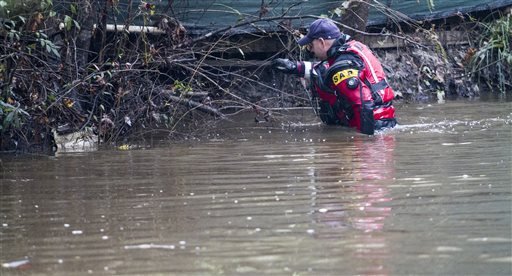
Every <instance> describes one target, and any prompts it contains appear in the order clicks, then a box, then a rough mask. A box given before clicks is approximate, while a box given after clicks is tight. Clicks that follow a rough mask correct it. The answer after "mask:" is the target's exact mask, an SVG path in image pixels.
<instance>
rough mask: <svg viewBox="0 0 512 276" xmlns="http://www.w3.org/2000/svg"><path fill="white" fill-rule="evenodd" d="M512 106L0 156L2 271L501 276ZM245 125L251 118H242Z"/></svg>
mask: <svg viewBox="0 0 512 276" xmlns="http://www.w3.org/2000/svg"><path fill="white" fill-rule="evenodd" d="M511 111H512V105H511V103H510V102H508V103H507V102H483V101H473V102H472V101H455V102H447V103H445V104H437V103H432V104H415V105H403V106H399V107H398V113H399V119H400V123H401V125H400V126H399V127H398V128H397V129H394V130H391V131H387V132H384V133H379V134H377V135H375V136H374V137H368V136H364V135H360V134H357V133H355V132H353V131H350V130H347V129H342V128H339V127H327V126H323V125H320V124H318V122H317V121H316V119H315V118H314V117H313V116H312V113H311V111H309V110H306V111H300V112H297V111H296V112H295V114H284V115H279V114H277V113H276V114H275V116H276V118H278V119H279V120H277V121H276V122H272V123H260V124H256V123H254V122H253V121H254V120H253V117H254V116H252V115H250V114H248V115H246V116H239V117H235V118H234V120H233V122H229V123H226V124H221V126H219V129H217V130H216V131H215V132H213V133H212V134H211V135H209V136H207V137H205V138H204V139H201V140H200V141H198V140H194V141H190V142H184V143H178V144H169V143H168V142H161V143H158V144H155V145H152V146H151V147H149V146H147V147H143V148H139V149H132V150H100V151H95V152H79V153H77V152H74V153H59V154H57V155H56V156H17V157H14V156H2V157H1V163H0V164H1V166H2V168H1V171H0V176H1V177H0V181H1V184H0V185H1V186H0V187H1V195H0V200H1V202H0V207H1V210H0V211H1V212H0V262H1V263H2V267H1V268H0V274H1V275H18V274H24V275H27V274H28V275H111V274H118V275H354V274H356V275H407V274H415V275H417V274H426V275H510V274H512V252H511V251H512V249H511V248H512V231H511V228H512V226H511V209H512V208H511V202H512V184H511V183H512V179H511V178H512V175H511V174H512V173H511V156H512V148H511V141H512V114H511ZM251 116H252V117H251Z"/></svg>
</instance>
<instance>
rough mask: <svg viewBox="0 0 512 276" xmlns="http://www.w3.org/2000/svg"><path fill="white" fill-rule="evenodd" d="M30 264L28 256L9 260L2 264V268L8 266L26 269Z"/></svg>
mask: <svg viewBox="0 0 512 276" xmlns="http://www.w3.org/2000/svg"><path fill="white" fill-rule="evenodd" d="M30 266H31V264H30V260H29V259H28V258H24V259H21V260H15V261H10V262H7V263H3V264H2V267H3V268H10V269H28V268H30Z"/></svg>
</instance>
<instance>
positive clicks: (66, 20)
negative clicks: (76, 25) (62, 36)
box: [64, 15, 73, 31]
mask: <svg viewBox="0 0 512 276" xmlns="http://www.w3.org/2000/svg"><path fill="white" fill-rule="evenodd" d="M72 23H73V18H71V17H70V16H69V15H66V16H65V17H64V26H65V27H66V31H70V30H71V27H72Z"/></svg>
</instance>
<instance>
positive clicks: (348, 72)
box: [332, 69, 359, 85]
mask: <svg viewBox="0 0 512 276" xmlns="http://www.w3.org/2000/svg"><path fill="white" fill-rule="evenodd" d="M358 73H359V70H356V69H345V70H342V71H339V72H336V74H334V75H333V76H332V82H333V83H334V85H338V84H340V83H341V82H342V81H344V80H346V79H348V78H352V77H357V75H358Z"/></svg>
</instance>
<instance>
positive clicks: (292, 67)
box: [272, 58, 305, 77]
mask: <svg viewBox="0 0 512 276" xmlns="http://www.w3.org/2000/svg"><path fill="white" fill-rule="evenodd" d="M272 68H274V69H275V70H277V71H281V72H283V73H286V74H293V75H297V76H299V77H304V71H305V67H304V63H303V62H296V61H291V60H289V59H285V58H278V59H274V60H273V61H272Z"/></svg>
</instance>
